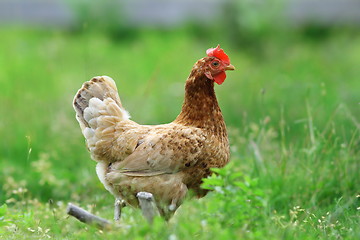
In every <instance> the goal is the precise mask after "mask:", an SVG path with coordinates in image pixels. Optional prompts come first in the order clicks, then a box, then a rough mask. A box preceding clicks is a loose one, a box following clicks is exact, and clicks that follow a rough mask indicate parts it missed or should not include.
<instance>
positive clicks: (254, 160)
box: [0, 29, 360, 239]
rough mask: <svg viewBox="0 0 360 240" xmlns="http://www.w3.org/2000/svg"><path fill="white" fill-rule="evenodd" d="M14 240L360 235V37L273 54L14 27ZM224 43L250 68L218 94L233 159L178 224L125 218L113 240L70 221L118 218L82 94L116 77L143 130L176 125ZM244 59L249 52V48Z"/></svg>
mask: <svg viewBox="0 0 360 240" xmlns="http://www.w3.org/2000/svg"><path fill="white" fill-rule="evenodd" d="M0 33H1V35H2V37H1V39H0V53H1V54H0V66H1V68H0V104H1V106H0V136H2V138H1V140H0V141H1V144H0V171H1V173H0V206H2V207H0V238H1V239H47V238H55V239H105V238H106V239H118V238H124V239H125V238H128V239H143V238H146V239H195V238H197V239H358V238H359V237H360V227H359V226H360V218H359V217H360V210H359V207H360V200H359V194H360V191H359V186H360V178H359V169H360V158H359V156H360V147H359V146H360V118H359V116H360V109H359V102H360V100H359V89H360V81H359V76H360V70H359V67H358V66H359V62H360V36H359V35H358V34H344V33H342V34H338V35H336V34H335V35H333V36H331V37H328V38H327V39H324V40H323V41H311V40H309V39H306V38H302V37H301V36H299V37H295V38H293V40H283V39H282V41H276V39H275V40H274V39H269V40H268V41H264V42H263V45H262V49H263V51H261V54H254V52H253V51H249V50H248V49H246V46H244V47H242V46H240V47H238V48H232V47H231V46H230V45H229V44H228V42H227V41H226V40H223V39H222V40H218V39H217V40H216V41H213V40H212V39H213V38H210V39H208V40H204V39H201V40H200V39H198V38H196V37H191V36H189V35H188V34H186V32H185V31H173V32H156V31H143V32H140V33H138V34H137V36H136V37H134V38H133V39H131V40H129V39H127V40H125V41H123V42H118V41H114V40H111V39H109V38H107V37H106V36H104V35H102V34H99V33H95V32H85V33H76V34H74V33H69V32H62V31H40V30H21V29H2V30H0ZM217 43H220V44H221V45H222V47H223V48H224V49H225V50H226V52H228V54H229V56H230V58H231V61H232V63H233V64H234V65H235V66H236V67H237V70H236V71H235V72H229V73H228V78H227V80H226V82H225V83H224V84H223V85H222V86H217V87H216V92H217V96H218V99H219V102H220V105H221V107H222V111H223V113H224V117H225V119H226V122H227V125H228V128H229V134H230V142H231V151H232V163H231V165H229V166H228V167H227V168H226V169H225V170H221V171H219V175H218V176H213V177H211V178H210V179H209V180H207V181H206V186H204V187H207V188H211V189H215V191H213V192H212V193H210V194H209V195H208V196H206V197H205V198H203V199H201V200H197V199H189V200H187V201H186V202H185V203H184V204H183V206H182V207H181V208H180V209H179V210H178V211H177V213H176V215H175V216H174V217H173V218H172V219H171V221H170V222H169V223H165V222H164V221H163V220H162V219H156V221H155V224H154V225H153V226H151V227H150V226H149V225H148V224H147V223H146V222H145V220H144V219H143V218H142V217H141V214H140V212H139V211H138V210H134V209H130V208H125V209H124V214H123V219H122V221H123V222H122V223H123V227H122V228H121V229H118V230H112V231H107V232H102V231H99V230H97V229H95V228H92V227H89V226H85V225H83V224H81V223H79V222H77V221H76V220H74V219H72V218H67V217H66V214H65V209H66V204H67V203H68V202H75V203H77V204H79V205H81V206H82V207H85V208H87V209H89V210H91V211H92V212H94V213H96V214H98V215H101V216H102V217H106V218H108V219H111V217H112V211H113V208H112V205H113V197H112V196H111V195H110V194H109V193H108V192H107V191H106V190H105V189H104V188H103V186H102V185H101V183H100V182H99V181H98V179H97V177H96V173H95V162H94V161H91V160H90V157H89V154H88V153H87V151H86V149H85V146H84V139H83V137H82V135H81V133H80V130H79V127H78V124H77V122H76V120H75V116H74V111H73V109H72V106H71V102H72V98H73V96H74V94H75V93H76V91H77V89H78V88H79V87H80V86H81V84H82V83H83V82H84V81H86V80H88V79H90V78H91V77H93V76H96V75H109V76H111V77H113V78H114V79H115V80H116V82H117V84H118V89H119V92H120V97H121V99H122V101H123V105H124V106H125V107H126V108H127V109H128V110H129V112H130V113H131V115H132V118H133V119H134V120H135V121H137V122H139V123H142V124H157V123H166V122H169V121H172V120H173V119H174V118H175V117H176V115H177V114H178V112H179V111H180V107H181V103H182V100H183V85H184V81H185V79H186V77H187V75H188V74H189V72H190V69H191V67H192V65H193V63H194V62H195V61H196V60H197V59H199V58H201V57H203V56H204V54H205V50H206V49H207V48H208V47H211V46H215V45H216V44H217ZM242 48H244V49H243V50H236V49H242Z"/></svg>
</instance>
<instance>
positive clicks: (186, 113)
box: [174, 65, 226, 135]
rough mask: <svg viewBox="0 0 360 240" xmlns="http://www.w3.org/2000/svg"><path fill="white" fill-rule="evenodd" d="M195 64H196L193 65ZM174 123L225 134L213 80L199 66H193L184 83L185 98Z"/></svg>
mask: <svg viewBox="0 0 360 240" xmlns="http://www.w3.org/2000/svg"><path fill="white" fill-rule="evenodd" d="M195 66H196V65H195ZM174 122H175V123H179V124H183V125H186V126H194V127H199V128H204V129H207V130H210V131H213V132H214V133H215V134H216V135H217V134H221V135H223V134H224V132H225V134H226V127H225V123H224V119H223V116H222V113H221V110H220V107H219V105H218V102H217V99H216V95H215V91H214V81H213V80H210V79H208V78H207V77H206V76H205V75H204V73H203V72H202V71H201V68H197V67H194V68H193V70H192V72H191V74H190V76H189V78H188V79H187V81H186V85H185V100H184V103H183V106H182V109H181V112H180V114H179V116H178V117H177V118H176V119H175V121H174Z"/></svg>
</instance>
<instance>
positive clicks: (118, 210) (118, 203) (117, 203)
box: [114, 198, 126, 221]
mask: <svg viewBox="0 0 360 240" xmlns="http://www.w3.org/2000/svg"><path fill="white" fill-rule="evenodd" d="M125 205H126V204H125V201H124V200H122V199H121V198H116V199H115V204H114V207H115V208H114V220H115V221H119V220H120V218H121V209H122V208H123V207H125Z"/></svg>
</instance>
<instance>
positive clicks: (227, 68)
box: [225, 64, 235, 70]
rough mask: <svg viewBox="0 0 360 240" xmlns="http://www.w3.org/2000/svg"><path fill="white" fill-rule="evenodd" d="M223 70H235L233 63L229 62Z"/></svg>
mask: <svg viewBox="0 0 360 240" xmlns="http://www.w3.org/2000/svg"><path fill="white" fill-rule="evenodd" d="M225 70H235V67H234V65H232V64H229V65H227V67H226V68H225Z"/></svg>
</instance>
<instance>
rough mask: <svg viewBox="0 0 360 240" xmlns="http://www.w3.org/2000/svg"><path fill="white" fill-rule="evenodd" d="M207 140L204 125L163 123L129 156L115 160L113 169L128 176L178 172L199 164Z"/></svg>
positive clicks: (140, 142)
mask: <svg viewBox="0 0 360 240" xmlns="http://www.w3.org/2000/svg"><path fill="white" fill-rule="evenodd" d="M205 140H206V138H205V135H204V133H203V132H202V130H201V129H198V128H191V127H185V126H177V125H176V124H173V123H171V124H167V125H163V127H159V128H155V129H154V130H153V131H150V132H149V134H147V135H146V136H144V138H143V139H141V140H139V142H138V145H137V147H136V149H135V150H134V152H133V153H132V154H130V155H129V156H128V157H127V158H125V159H124V160H123V161H121V162H117V163H115V164H112V165H111V172H113V173H115V172H117V173H121V174H125V175H127V176H155V175H160V174H165V173H174V172H178V171H180V170H182V169H184V168H188V167H191V166H194V165H195V164H196V162H197V161H198V159H199V156H200V155H201V153H202V149H203V147H204V143H205ZM112 175H113V174H112Z"/></svg>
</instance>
